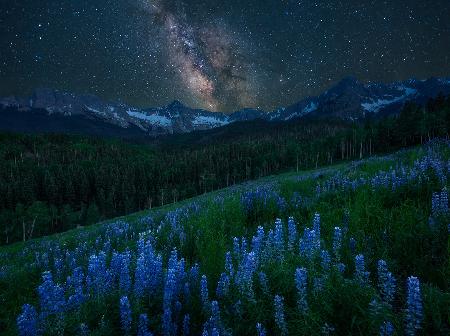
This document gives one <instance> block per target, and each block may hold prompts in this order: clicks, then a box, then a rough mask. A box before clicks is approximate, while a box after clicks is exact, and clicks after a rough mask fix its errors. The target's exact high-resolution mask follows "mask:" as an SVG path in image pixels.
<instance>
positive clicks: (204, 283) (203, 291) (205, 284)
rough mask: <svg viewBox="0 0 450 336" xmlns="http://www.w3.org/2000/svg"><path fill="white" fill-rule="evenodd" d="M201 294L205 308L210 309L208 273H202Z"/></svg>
mask: <svg viewBox="0 0 450 336" xmlns="http://www.w3.org/2000/svg"><path fill="white" fill-rule="evenodd" d="M200 296H201V299H202V303H203V308H204V309H205V310H208V307H209V294H208V279H207V278H206V275H202V280H201V281H200Z"/></svg>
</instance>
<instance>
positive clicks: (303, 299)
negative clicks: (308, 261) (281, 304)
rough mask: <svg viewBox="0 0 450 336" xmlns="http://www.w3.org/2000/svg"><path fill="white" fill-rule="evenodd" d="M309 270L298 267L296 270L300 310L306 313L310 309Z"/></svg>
mask: <svg viewBox="0 0 450 336" xmlns="http://www.w3.org/2000/svg"><path fill="white" fill-rule="evenodd" d="M307 281H308V271H307V270H306V268H303V267H302V268H297V270H296V271H295V286H296V287H297V295H298V299H297V307H298V310H299V311H300V312H301V313H302V314H305V313H306V312H307V311H308V301H307V286H308V282H307Z"/></svg>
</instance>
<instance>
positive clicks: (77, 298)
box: [66, 267, 86, 309]
mask: <svg viewBox="0 0 450 336" xmlns="http://www.w3.org/2000/svg"><path fill="white" fill-rule="evenodd" d="M83 281H84V273H83V270H82V269H81V267H77V268H75V269H74V270H73V273H72V275H71V276H69V277H67V281H66V286H67V288H68V289H71V290H72V291H73V293H72V294H71V295H70V296H69V299H68V300H67V307H68V308H69V309H77V308H79V307H80V306H81V304H82V303H83V302H84V301H85V300H86V295H85V294H84V292H83Z"/></svg>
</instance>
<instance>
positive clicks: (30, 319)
mask: <svg viewBox="0 0 450 336" xmlns="http://www.w3.org/2000/svg"><path fill="white" fill-rule="evenodd" d="M17 329H18V331H19V335H20V336H36V335H38V314H37V312H36V309H35V308H34V307H33V306H32V305H30V304H24V305H23V307H22V313H21V314H20V315H19V316H18V317H17Z"/></svg>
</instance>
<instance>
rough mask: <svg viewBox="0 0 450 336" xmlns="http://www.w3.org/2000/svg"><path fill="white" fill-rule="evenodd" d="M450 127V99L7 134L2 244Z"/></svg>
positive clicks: (444, 132) (378, 149) (400, 144)
mask: <svg viewBox="0 0 450 336" xmlns="http://www.w3.org/2000/svg"><path fill="white" fill-rule="evenodd" d="M449 131H450V97H447V98H446V97H443V96H438V97H437V98H436V99H432V100H430V101H429V102H428V103H427V104H426V105H425V106H423V107H421V106H418V105H415V104H406V105H405V107H404V108H403V110H402V112H401V113H400V114H399V115H398V116H388V117H383V118H377V119H370V118H366V119H365V120H363V121H360V122H355V123H353V122H352V123H350V122H344V121H338V120H324V119H313V118H308V119H306V118H305V119H302V120H299V121H291V122H289V123H283V122H278V123H270V122H265V121H262V120H261V121H254V122H242V123H236V124H231V125H229V126H226V127H224V128H220V129H218V130H215V129H213V130H209V131H201V132H194V133H190V134H181V135H173V136H168V137H165V138H159V139H154V140H151V141H148V142H147V143H132V142H124V141H122V140H118V139H100V138H91V137H83V136H75V135H61V134H47V135H22V134H8V133H3V134H0V225H1V230H0V237H1V240H0V242H1V244H9V243H12V242H16V241H21V240H24V241H25V240H29V239H31V238H36V237H40V236H44V235H49V234H52V233H56V232H63V231H66V230H69V229H73V228H76V227H79V226H86V225H90V224H93V223H96V222H98V221H101V220H105V219H108V218H113V217H117V216H121V215H125V214H129V213H131V212H135V211H139V210H144V209H149V208H152V207H156V206H160V205H165V204H169V203H174V202H177V201H179V200H182V199H186V198H189V197H193V196H196V195H200V194H203V193H205V192H209V191H213V190H217V189H219V188H223V187H227V186H231V185H234V184H236V183H240V182H243V181H247V180H252V179H257V178H260V177H263V176H268V175H271V174H276V173H279V172H284V171H289V170H297V171H300V170H307V169H312V168H317V167H320V166H324V165H330V164H334V163H338V162H342V161H346V160H353V159H360V158H365V157H368V156H370V155H374V154H383V153H388V152H392V151H394V150H397V149H400V148H405V147H408V146H414V145H418V144H422V143H424V142H427V141H429V140H430V139H432V138H435V137H444V138H447V137H448V135H449Z"/></svg>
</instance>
